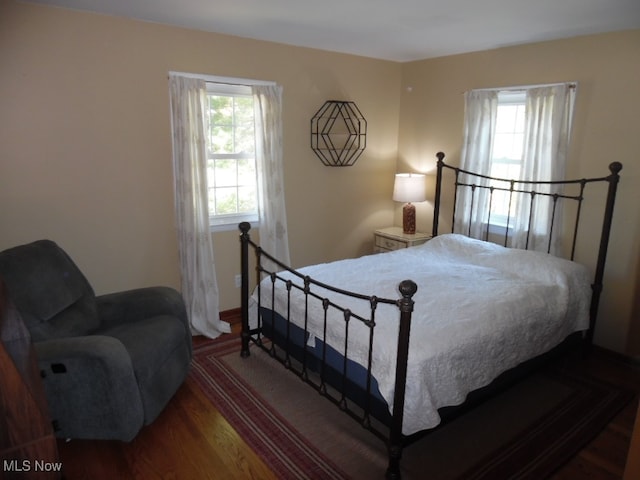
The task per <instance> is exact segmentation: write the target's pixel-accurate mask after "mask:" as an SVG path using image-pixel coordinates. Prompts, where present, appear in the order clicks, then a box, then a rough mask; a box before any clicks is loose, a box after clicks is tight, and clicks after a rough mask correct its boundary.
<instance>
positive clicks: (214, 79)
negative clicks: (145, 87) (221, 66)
mask: <svg viewBox="0 0 640 480" xmlns="http://www.w3.org/2000/svg"><path fill="white" fill-rule="evenodd" d="M172 75H175V76H181V77H188V78H200V79H202V80H204V81H205V82H206V83H222V84H225V85H246V86H247V87H251V86H252V85H276V82H270V81H268V80H254V79H251V78H236V77H221V76H218V75H207V74H203V73H188V72H173V71H172V72H169V77H171V76H172Z"/></svg>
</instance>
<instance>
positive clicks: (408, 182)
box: [393, 173, 427, 235]
mask: <svg viewBox="0 0 640 480" xmlns="http://www.w3.org/2000/svg"><path fill="white" fill-rule="evenodd" d="M424 177H425V176H424V175H422V174H419V173H398V174H396V180H395V183H394V184H393V199H394V200H395V201H396V202H406V204H405V206H404V207H403V208H402V232H403V233H406V234H411V235H413V234H414V233H416V207H415V206H414V205H413V204H412V203H411V202H424V201H425V200H426V199H427V187H426V183H425V178H424Z"/></svg>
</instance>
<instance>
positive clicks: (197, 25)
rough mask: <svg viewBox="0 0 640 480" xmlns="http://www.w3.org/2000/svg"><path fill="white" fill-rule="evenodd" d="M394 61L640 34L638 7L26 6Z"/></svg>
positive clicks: (343, 1) (70, 2)
mask: <svg viewBox="0 0 640 480" xmlns="http://www.w3.org/2000/svg"><path fill="white" fill-rule="evenodd" d="M27 1H30V2H32V3H39V4H47V5H55V6H60V7H66V8H72V9H78V10H87V11H92V12H98V13H103V14H108V15H116V16H121V17H129V18H134V19H138V20H144V21H149V22H155V23H161V24H168V25H175V26H180V27H186V28H192V29H197V30H205V31H211V32H218V33H223V34H229V35H237V36H240V37H247V38H253V39H258V40H267V41H273V42H278V43H284V44H289V45H297V46H302V47H311V48H318V49H322V50H329V51H334V52H343V53H349V54H354V55H362V56H366V57H373V58H380V59H385V60H393V61H398V62H404V61H411V60H421V59H426V58H433V57H440V56H445V55H454V54H459V53H466V52H473V51H479V50H488V49H493V48H499V47H505V46H511V45H519V44H524V43H533V42H539V41H545V40H556V39H561V38H569V37H575V36H579V35H590V34H595V33H604V32H611V31H617V30H627V29H637V28H640V0H27Z"/></svg>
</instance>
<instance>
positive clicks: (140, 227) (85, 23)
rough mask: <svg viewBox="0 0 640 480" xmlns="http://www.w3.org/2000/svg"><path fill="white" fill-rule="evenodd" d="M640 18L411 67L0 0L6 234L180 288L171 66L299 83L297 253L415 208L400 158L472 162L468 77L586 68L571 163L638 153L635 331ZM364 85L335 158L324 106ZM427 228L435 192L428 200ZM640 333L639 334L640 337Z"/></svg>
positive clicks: (337, 252)
mask: <svg viewBox="0 0 640 480" xmlns="http://www.w3.org/2000/svg"><path fill="white" fill-rule="evenodd" d="M639 55H640V32H639V31H634V32H626V33H619V34H608V35H597V36H589V37H583V38H578V39H573V40H565V41H558V42H550V43H543V44H535V45H527V46H522V47H514V48H505V49H500V50H495V51H488V52H480V53H474V54H468V55H458V56H452V57H444V58H439V59H433V60H427V61H422V62H412V63H407V64H398V63H394V62H386V61H379V60H372V59H366V58H361V57H354V56H349V55H341V54H336V53H329V52H322V51H318V50H311V49H304V48H295V47H288V46H284V45H278V44H272V43H266V42H257V41H252V40H247V39H240V38H236V37H229V36H224V35H217V34H211V33H205V32H198V31H192V30H185V29H179V28H173V27H167V26H163V25H157V24H150V23H141V22H136V21H130V20H125V19H119V18H114V17H109V16H101V15H92V14H86V13H81V12H75V11H70V10H64V9H57V8H50V7H44V6H36V5H31V4H22V3H17V2H14V1H11V0H1V1H0V100H1V101H2V108H0V225H2V230H0V249H2V248H6V247H9V246H13V245H16V244H19V243H24V242H28V241H31V240H35V239H37V238H43V237H48V238H52V239H54V240H56V241H58V242H59V243H60V244H61V245H62V246H63V247H64V248H65V249H66V250H68V251H69V253H70V254H71V255H72V256H73V258H74V259H75V260H76V261H77V262H78V264H79V265H80V267H81V268H82V269H83V271H84V272H85V273H86V275H87V276H88V278H89V279H90V281H91V282H92V284H93V285H94V287H95V289H96V291H97V292H98V293H106V292H110V291H115V290H121V289H125V288H132V287H137V286H144V285H153V284H167V285H171V286H175V287H178V286H179V273H178V260H177V252H176V250H177V245H176V235H175V229H174V214H173V187H172V166H171V139H170V124H169V111H168V91H167V72H168V71H171V70H174V71H188V72H196V73H207V74H213V75H226V76H238V77H249V78H256V79H263V80H272V81H276V82H278V83H280V84H281V85H283V87H284V110H283V115H284V119H283V121H284V161H285V191H286V198H287V209H288V217H289V230H290V244H291V253H292V262H293V264H294V266H301V265H305V264H310V263H317V262H321V261H328V260H333V259H338V258H344V257H353V256H357V255H361V254H363V253H367V252H369V251H370V250H371V247H372V245H371V241H372V234H371V232H372V230H373V229H374V228H377V227H381V226H386V225H389V224H392V223H393V222H394V221H395V223H396V224H399V223H400V217H399V206H397V205H395V204H394V203H393V202H392V201H391V199H390V198H391V190H392V182H393V173H394V172H395V171H396V159H397V158H398V156H399V158H400V161H399V166H398V168H397V169H398V171H406V170H411V171H429V170H431V169H432V167H433V158H434V154H435V152H437V151H438V150H443V151H445V152H446V153H447V155H448V156H449V158H450V159H452V160H453V161H454V162H455V161H457V159H458V157H459V153H460V140H461V132H462V115H463V104H462V92H464V91H465V90H468V89H470V88H479V87H496V86H507V85H518V84H531V83H543V82H556V81H564V80H574V81H578V82H579V84H580V87H579V88H580V90H579V94H578V104H577V110H576V120H575V130H574V139H573V144H572V153H571V159H570V163H571V165H570V170H571V172H572V173H575V174H576V175H579V176H590V175H601V174H603V171H605V172H606V165H607V164H608V163H609V162H610V161H612V160H619V161H622V162H623V163H624V170H623V172H622V173H623V180H622V184H621V186H620V196H619V201H618V210H617V212H616V218H615V222H614V228H613V240H612V249H611V250H610V256H609V265H608V269H607V275H606V279H605V281H606V286H605V292H604V294H603V305H602V309H601V323H600V328H599V329H598V332H597V341H598V343H600V344H602V345H605V346H608V347H610V348H614V349H616V350H619V351H624V350H625V348H626V346H627V343H628V344H629V345H630V351H633V352H635V353H639V352H640V339H635V337H636V336H637V333H638V331H640V329H638V328H636V329H635V333H634V335H632V336H629V337H627V332H628V331H629V329H630V318H631V312H632V305H633V300H634V296H635V295H637V287H636V283H637V282H638V280H637V279H636V277H637V276H636V272H637V271H638V267H639V265H640V260H639V251H640V245H639V240H638V239H639V238H640V235H639V233H640V232H639V230H640V218H639V215H640V213H639V211H638V204H639V203H640V202H639V191H638V189H637V188H636V186H637V185H638V184H639V183H638V181H639V176H640V166H639V162H640V160H638V151H640V135H638V132H637V124H638V122H637V119H636V113H637V111H639V110H640V108H639V107H640V104H639V103H640V102H639V97H638V93H637V90H636V89H637V79H638V78H640V62H639V61H638V60H639ZM328 99H344V100H353V101H355V102H356V103H357V104H358V107H359V108H360V109H361V110H362V112H363V114H364V116H365V117H366V119H367V121H368V128H369V129H368V137H367V149H366V151H365V152H364V154H363V155H362V157H360V159H359V160H358V162H357V163H356V165H355V166H354V167H349V168H329V167H325V166H323V165H322V164H321V163H320V161H319V160H318V159H317V158H316V157H315V155H314V154H313V152H312V151H311V149H310V148H309V122H310V118H311V116H312V115H313V114H314V113H315V112H316V110H317V109H318V108H319V107H320V106H321V105H322V104H323V103H324V101H326V100H328ZM419 216H420V218H419V225H418V227H419V228H420V229H421V230H427V231H428V230H429V229H430V222H431V210H430V204H429V203H428V202H425V203H424V204H421V205H419ZM214 245H215V247H214V248H215V257H216V269H217V273H218V279H219V284H220V290H221V307H222V309H223V310H224V309H230V308H235V307H237V306H238V304H239V300H238V290H237V289H235V287H234V286H233V283H234V282H233V277H234V275H235V274H236V273H238V270H239V269H238V263H239V260H238V242H237V234H236V233H235V232H227V233H220V234H215V235H214ZM634 339H635V340H634Z"/></svg>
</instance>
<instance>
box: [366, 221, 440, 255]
mask: <svg viewBox="0 0 640 480" xmlns="http://www.w3.org/2000/svg"><path fill="white" fill-rule="evenodd" d="M373 235H374V239H375V240H374V242H373V252H374V253H381V252H389V251H392V250H399V249H401V248H407V247H415V246H416V245H422V244H423V243H425V242H427V241H429V240H430V239H431V235H428V234H426V233H421V232H416V233H414V234H408V233H403V231H402V227H387V228H380V229H378V230H376V231H374V232H373Z"/></svg>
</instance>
